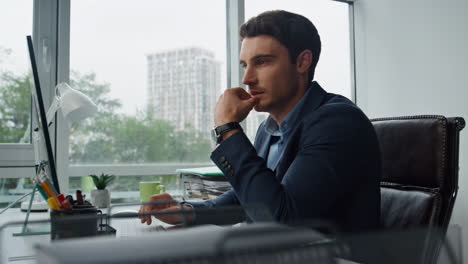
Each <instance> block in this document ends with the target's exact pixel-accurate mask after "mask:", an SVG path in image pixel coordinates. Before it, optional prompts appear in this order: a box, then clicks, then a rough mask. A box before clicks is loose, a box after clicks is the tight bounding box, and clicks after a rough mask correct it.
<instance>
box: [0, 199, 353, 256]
mask: <svg viewBox="0 0 468 264" xmlns="http://www.w3.org/2000/svg"><path fill="white" fill-rule="evenodd" d="M137 207H138V206H134V207H131V208H133V209H136V208H137ZM121 208H122V209H124V207H121ZM125 209H128V207H127V208H125ZM119 210H120V208H119ZM7 216H8V218H9V220H21V221H22V220H24V216H25V213H22V212H20V211H19V209H12V210H11V211H10V212H8V215H7ZM48 216H49V214H48V213H36V214H34V215H31V219H33V220H46V219H48ZM5 219H6V218H2V222H1V223H2V224H3V223H4V222H5V221H4V220H5ZM138 221H139V220H138V219H131V218H128V219H112V222H111V225H112V226H113V227H114V228H116V229H117V230H118V232H117V236H116V237H118V238H121V237H125V236H127V235H128V234H126V233H125V231H126V229H125V226H126V225H133V224H134V223H135V222H138ZM19 223H21V222H19ZM154 223H156V224H161V225H165V226H166V227H167V226H168V225H166V224H163V223H161V222H159V221H155V222H154ZM248 226H249V225H247V226H241V227H238V228H239V229H244V228H249V227H248ZM139 227H141V229H143V230H148V231H152V230H153V229H154V224H153V225H151V226H147V225H139ZM21 228H22V225H21V224H19V225H17V226H12V227H9V228H7V229H5V230H3V232H2V234H1V254H2V256H1V257H2V258H1V263H15V264H16V263H21V264H25V263H36V260H35V255H36V251H35V249H34V246H35V245H37V244H40V245H45V246H47V245H48V244H50V234H48V235H36V236H22V237H17V236H16V237H14V236H13V235H12V234H13V232H17V231H19V230H21ZM226 228H227V229H231V228H230V227H226ZM226 228H222V227H216V228H214V227H210V226H202V227H195V228H190V229H189V230H187V231H184V230H178V231H177V230H176V231H174V232H162V233H160V234H159V235H160V238H161V239H158V237H156V236H152V237H151V236H150V235H151V233H152V234H154V232H147V234H148V235H143V236H142V237H141V238H139V239H138V240H139V241H149V242H148V243H143V245H145V246H146V247H145V250H144V252H151V251H154V250H156V251H157V250H158V249H159V250H160V251H163V249H162V248H163V247H164V245H165V246H166V247H168V249H167V250H164V252H166V253H167V252H169V251H170V250H172V251H173V253H174V251H176V252H185V253H186V254H189V253H190V250H192V251H194V252H205V253H207V254H209V252H215V251H216V250H218V247H217V246H218V244H217V241H220V240H219V238H224V237H226V234H227V233H223V232H224V231H222V230H223V229H224V230H227V229H226ZM273 230H274V229H273ZM131 231H133V230H131ZM244 231H245V229H244ZM181 232H186V233H181ZM228 232H229V231H228ZM311 232H312V231H311ZM283 233H284V232H283ZM298 233H299V234H296V235H302V234H303V232H302V231H301V232H298ZM172 234H174V235H172ZM185 234H188V235H185ZM239 234H241V236H240V237H243V235H245V234H246V233H245V232H240V233H239ZM259 234H261V232H260V233H259ZM263 234H272V233H271V232H270V231H269V232H263ZM284 234H290V231H288V232H286V233H284ZM231 238H232V239H233V240H232V241H230V243H226V244H225V246H227V247H233V245H234V247H239V246H242V247H245V245H244V244H245V243H247V244H248V243H250V244H252V243H253V244H252V246H248V247H249V248H255V247H256V246H253V245H257V244H256V243H255V241H252V239H254V238H256V236H254V237H250V238H249V239H247V240H239V237H238V236H237V235H235V236H233V237H232V234H231ZM272 238H275V236H274V234H272ZM277 238H278V237H276V238H275V239H266V241H281V243H282V242H284V241H287V240H288V239H286V240H284V239H283V238H284V237H282V239H280V240H278V239H277ZM106 239H107V240H108V242H109V241H115V242H116V243H117V244H116V245H120V246H122V244H121V243H120V242H117V241H118V240H114V239H112V238H109V237H108V238H105V237H101V238H97V239H95V238H83V239H79V240H77V239H71V240H63V241H67V243H58V244H57V245H54V246H53V247H51V248H52V249H54V248H57V247H59V246H60V247H61V246H66V244H68V245H70V244H69V243H72V245H73V246H72V247H71V248H73V249H77V252H78V253H77V254H81V255H83V254H85V253H83V252H88V251H89V252H90V254H88V256H87V257H89V256H96V255H97V254H99V253H98V252H99V250H98V249H97V248H95V246H96V245H101V246H102V245H107V244H106V243H101V244H99V243H98V244H96V245H94V244H92V243H94V242H97V241H98V240H106ZM172 239H174V240H172ZM257 239H258V238H257ZM302 239H304V236H302ZM254 240H255V239H254ZM90 241H93V242H90ZM134 241H135V240H134ZM168 241H170V242H171V243H172V244H173V245H170V244H171V243H167V242H168ZM259 241H262V239H261V237H260V240H259ZM181 242H182V243H181ZM185 242H190V243H188V244H186V243H185ZM233 242H234V243H233ZM264 242H265V239H263V241H262V243H264ZM80 243H82V244H80ZM269 243H270V242H269ZM168 244H169V245H168ZM139 245H140V244H139ZM155 245H159V246H155ZM181 246H182V247H181ZM187 247H189V248H187ZM137 248H140V246H138V247H137ZM127 249H128V247H127ZM80 250H81V251H80ZM93 250H94V251H93ZM70 251H74V250H70V247H68V251H67V252H70ZM127 251H128V250H127ZM164 252H163V253H164ZM187 252H189V253H187ZM127 253H128V252H127ZM127 253H125V254H127ZM133 253H134V252H133ZM173 253H171V254H173ZM93 254H94V255H93ZM116 254H117V255H118V253H116ZM153 254H155V253H153ZM167 254H169V253H167ZM336 263H339V264H351V263H353V262H349V261H347V260H342V259H339V260H337V262H336Z"/></svg>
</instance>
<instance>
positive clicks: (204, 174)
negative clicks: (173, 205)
mask: <svg viewBox="0 0 468 264" xmlns="http://www.w3.org/2000/svg"><path fill="white" fill-rule="evenodd" d="M177 173H179V175H180V176H181V179H182V181H183V184H184V188H185V193H186V194H187V197H186V198H188V199H190V198H201V199H213V198H215V197H217V196H219V195H221V194H222V193H224V192H226V191H228V190H230V189H231V184H230V183H229V182H228V181H226V178H225V177H224V175H223V173H222V172H221V171H220V170H219V169H218V168H217V167H204V168H193V169H180V170H177Z"/></svg>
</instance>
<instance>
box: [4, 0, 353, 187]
mask: <svg viewBox="0 0 468 264" xmlns="http://www.w3.org/2000/svg"><path fill="white" fill-rule="evenodd" d="M33 1H34V2H33V25H32V27H33V28H32V35H33V41H34V43H33V44H34V48H35V50H36V51H41V52H37V54H36V55H37V61H38V62H43V61H44V59H48V60H49V62H50V70H49V71H48V72H44V71H43V70H41V71H40V72H39V74H40V77H41V85H42V88H43V90H44V101H45V105H46V107H48V106H49V105H50V102H51V99H52V98H53V95H54V89H53V87H55V85H56V84H57V83H59V82H68V81H69V75H70V9H71V1H70V0H33ZM331 1H338V2H343V3H347V4H349V14H350V16H349V17H350V23H349V24H350V38H351V39H350V43H351V44H350V45H351V47H350V54H351V69H350V70H351V88H352V91H351V96H352V100H353V101H354V102H356V78H355V50H354V1H353V0H331ZM225 3H226V38H227V42H226V43H227V44H226V45H227V47H226V49H227V53H226V54H227V58H226V59H227V60H226V62H227V67H226V70H227V78H226V81H227V83H226V85H227V87H233V86H237V85H238V84H239V83H241V80H242V74H243V70H242V68H241V67H240V65H239V52H240V39H239V35H238V29H239V26H240V25H241V24H242V23H243V22H244V20H245V18H244V14H245V1H244V0H226V1H225ZM46 46H47V47H46ZM44 50H47V53H44V52H42V51H44ZM39 68H41V69H44V67H43V65H41V66H40V67H39ZM32 116H34V115H32ZM55 118H56V122H54V123H53V125H52V127H51V128H50V131H51V137H52V138H51V140H52V144H53V149H54V151H55V161H56V166H57V174H58V177H59V182H60V186H61V190H62V191H63V192H64V193H68V190H69V177H75V176H85V175H89V174H91V173H95V171H96V170H98V171H100V172H103V173H109V174H115V175H117V176H129V175H140V176H143V175H167V174H175V169H177V168H189V167H198V166H208V165H212V164H210V163H170V164H134V165H123V164H122V165H120V164H102V165H92V166H91V165H70V164H69V159H68V156H69V136H70V133H69V126H68V123H67V122H66V121H65V120H64V118H63V117H62V116H61V115H56V117H55ZM34 122H35V121H34V120H33V125H34ZM33 172H34V153H33V146H32V144H15V143H11V144H9V143H8V144H0V175H9V177H15V178H23V177H25V175H32V173H33Z"/></svg>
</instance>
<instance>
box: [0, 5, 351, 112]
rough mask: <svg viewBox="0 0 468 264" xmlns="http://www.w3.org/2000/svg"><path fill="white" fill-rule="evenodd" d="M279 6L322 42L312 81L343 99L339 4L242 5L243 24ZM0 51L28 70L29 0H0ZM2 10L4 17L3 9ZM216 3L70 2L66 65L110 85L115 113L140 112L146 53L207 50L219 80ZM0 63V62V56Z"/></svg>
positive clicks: (343, 22)
mask: <svg viewBox="0 0 468 264" xmlns="http://www.w3.org/2000/svg"><path fill="white" fill-rule="evenodd" d="M272 9H285V10H288V11H291V12H295V13H299V14H302V15H304V16H306V17H307V18H309V19H310V20H311V21H312V22H313V23H314V24H315V26H316V27H317V29H318V31H319V33H320V35H321V39H322V54H321V56H320V61H319V63H318V67H317V70H316V79H317V80H318V81H319V83H320V84H321V85H322V86H323V87H324V88H325V89H326V90H328V91H330V92H336V93H340V94H343V95H345V96H348V97H349V96H350V94H351V93H350V61H349V56H350V55H349V26H348V19H349V18H348V7H347V4H344V3H339V2H333V1H331V0H289V1H284V0H250V1H249V0H246V1H245V13H246V14H245V17H246V19H248V18H250V17H252V16H254V15H256V14H258V13H260V12H263V11H266V10H272ZM0 10H1V14H2V16H0V32H1V35H2V38H1V39H0V47H3V48H9V49H11V50H12V54H11V55H10V56H9V58H8V60H7V61H3V62H2V63H3V65H6V67H7V68H8V69H9V70H11V71H14V72H15V71H16V72H25V71H27V69H28V61H27V52H26V41H25V36H26V35H28V34H31V28H32V0H14V1H13V0H9V1H1V2H0ZM6 10H8V12H5V11H6ZM225 16H226V10H225V1H224V0H174V1H162V0H134V1H128V0H125V1H124V0H99V1H96V0H79V1H78V0H71V21H70V23H71V29H70V67H71V69H72V70H76V71H78V72H81V73H89V72H95V73H96V75H97V79H98V81H100V82H107V83H110V85H111V89H112V90H111V97H113V98H117V99H119V100H120V101H121V102H122V103H123V109H122V112H124V113H128V114H134V113H135V112H137V111H139V110H143V109H144V107H145V103H146V93H147V91H146V90H147V85H146V80H147V72H146V71H147V69H146V55H148V54H151V53H154V52H160V51H165V50H170V49H177V48H182V47H189V46H197V47H202V48H206V49H209V50H212V51H213V52H214V53H215V58H216V59H217V60H219V61H220V62H221V65H222V73H223V76H222V86H221V87H220V89H224V88H227V87H226V86H225V83H226V81H225V80H226V68H225V66H226V58H225V57H226V22H225ZM0 52H1V51H0ZM0 59H1V57H0Z"/></svg>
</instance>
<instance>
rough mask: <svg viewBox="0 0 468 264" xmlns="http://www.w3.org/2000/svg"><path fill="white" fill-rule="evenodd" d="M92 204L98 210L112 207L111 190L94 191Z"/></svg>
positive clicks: (92, 192)
mask: <svg viewBox="0 0 468 264" xmlns="http://www.w3.org/2000/svg"><path fill="white" fill-rule="evenodd" d="M91 203H92V204H93V205H94V206H96V207H97V208H108V207H109V206H110V192H109V190H107V189H104V190H92V191H91Z"/></svg>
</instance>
